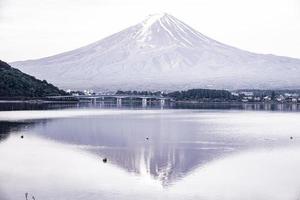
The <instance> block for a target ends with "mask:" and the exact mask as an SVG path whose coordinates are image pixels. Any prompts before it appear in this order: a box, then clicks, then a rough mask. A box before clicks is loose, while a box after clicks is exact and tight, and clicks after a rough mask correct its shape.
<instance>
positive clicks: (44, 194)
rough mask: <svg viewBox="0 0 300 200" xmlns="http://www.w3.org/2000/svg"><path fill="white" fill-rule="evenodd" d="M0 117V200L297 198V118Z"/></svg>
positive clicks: (91, 112)
mask: <svg viewBox="0 0 300 200" xmlns="http://www.w3.org/2000/svg"><path fill="white" fill-rule="evenodd" d="M49 116H50V117H49ZM5 118H6V119H9V120H10V122H4V121H3V120H4V119H5ZM0 119H1V120H2V122H0V127H1V131H2V133H4V132H6V133H10V136H7V134H6V137H3V141H2V143H0V157H1V163H4V164H1V165H0V197H3V199H5V198H6V199H22V198H23V196H22V195H24V193H25V192H31V193H34V194H35V195H36V196H38V197H40V198H39V199H91V200H92V199H99V198H101V199H165V198H172V199H199V198H203V199H296V196H297V195H298V194H300V189H299V188H300V187H299V186H300V181H298V180H300V179H299V178H300V173H298V172H297V167H298V168H299V167H300V159H298V157H297V156H296V155H297V153H300V151H299V149H298V147H297V146H298V145H299V140H300V139H299V138H300V133H299V131H298V130H300V124H299V123H297V122H298V121H299V119H300V115H299V114H298V113H289V112H285V113H280V112H249V111H238V110H234V111H230V110H227V111H226V110H126V109H125V110H107V109H104V110H102V109H88V110H86V109H78V110H60V111H55V110H53V111H34V112H32V111H27V112H24V111H17V112H1V113H0ZM14 119H16V120H17V122H15V120H14ZM20 122H22V123H20ZM2 135H3V134H2ZM20 135H24V139H21V138H20ZM290 137H292V139H290ZM147 138H148V139H147ZM104 157H105V158H108V163H103V162H102V158H104ZM282 161H283V162H282ZM281 171H282V173H281V174H280V172H281ZM292 174H294V175H292ZM264 175H265V176H266V177H263V176H264ZM262 177H263V179H262V181H261V182H260V181H258V179H260V178H262ZM276 180H280V181H282V182H283V183H285V184H287V185H288V186H289V187H280V182H278V181H276ZM264 184H265V185H264ZM277 187H278V188H277ZM262 188H265V189H264V190H263V189H262ZM272 190H278V191H279V192H281V193H280V195H279V194H275V193H274V192H272ZM276 195H277V196H276Z"/></svg>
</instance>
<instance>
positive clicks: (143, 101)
mask: <svg viewBox="0 0 300 200" xmlns="http://www.w3.org/2000/svg"><path fill="white" fill-rule="evenodd" d="M142 106H143V107H147V98H142Z"/></svg>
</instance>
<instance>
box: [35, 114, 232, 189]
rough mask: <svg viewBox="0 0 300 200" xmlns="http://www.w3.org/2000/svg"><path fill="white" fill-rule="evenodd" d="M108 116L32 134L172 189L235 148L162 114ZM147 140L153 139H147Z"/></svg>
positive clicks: (62, 122) (57, 123)
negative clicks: (76, 147)
mask: <svg viewBox="0 0 300 200" xmlns="http://www.w3.org/2000/svg"><path fill="white" fill-rule="evenodd" d="M146 116H147V117H145V116H143V115H126V116H122V115H120V116H116V115H112V116H105V117H98V118H86V117H85V118H73V119H59V120H52V121H48V122H47V123H43V124H41V125H37V126H36V127H35V128H33V129H32V130H29V132H30V131H31V132H34V133H36V134H39V135H43V136H45V137H46V138H51V139H55V140H57V141H60V142H66V143H71V144H76V145H80V147H81V148H83V149H87V150H88V151H92V152H94V153H97V154H99V155H100V156H101V157H107V158H108V162H109V163H113V164H116V165H118V166H120V167H122V168H125V169H126V170H128V171H130V172H135V173H138V174H142V175H151V176H152V177H155V178H157V179H159V180H161V181H162V183H163V185H167V184H170V183H171V182H172V181H175V180H176V179H177V178H180V177H182V176H184V175H186V174H187V173H189V172H190V171H191V170H193V169H194V168H196V167H197V166H199V165H202V164H205V163H206V162H208V161H210V160H212V159H215V158H217V157H219V156H221V155H224V154H227V153H229V152H230V151H232V150H233V148H235V145H234V144H233V143H232V141H224V139H222V138H216V137H214V136H213V135H211V134H210V133H208V132H206V127H205V125H204V124H203V127H201V125H200V126H199V125H197V126H195V124H192V123H188V122H183V123H182V122H180V121H178V120H174V119H172V118H168V117H166V116H164V117H162V116H160V115H157V114H156V115H155V114H154V115H149V114H147V115H146ZM146 138H149V139H148V140H147V139H146Z"/></svg>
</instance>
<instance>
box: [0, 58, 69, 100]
mask: <svg viewBox="0 0 300 200" xmlns="http://www.w3.org/2000/svg"><path fill="white" fill-rule="evenodd" d="M0 77H1V79H0V97H43V96H49V95H61V94H65V92H64V91H62V90H59V89H58V88H57V87H54V86H53V85H51V84H49V83H47V82H46V81H40V80H38V79H36V78H34V77H32V76H29V75H27V74H24V73H22V72H21V71H20V70H18V69H14V68H12V67H11V66H9V65H8V64H7V63H5V62H3V61H1V60H0Z"/></svg>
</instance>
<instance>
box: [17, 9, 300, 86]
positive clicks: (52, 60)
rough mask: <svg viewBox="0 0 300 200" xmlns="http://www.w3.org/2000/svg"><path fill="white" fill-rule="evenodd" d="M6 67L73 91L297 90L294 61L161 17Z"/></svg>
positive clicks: (298, 67)
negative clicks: (229, 42)
mask: <svg viewBox="0 0 300 200" xmlns="http://www.w3.org/2000/svg"><path fill="white" fill-rule="evenodd" d="M274 42H276V41H274ZM11 65H12V66H14V67H16V68H18V69H20V70H22V71H24V72H26V73H28V74H31V75H33V76H35V77H37V78H39V79H45V80H47V81H49V82H51V83H54V84H55V85H57V86H59V87H61V88H64V89H76V90H77V89H79V90H82V89H94V90H96V91H107V90H109V91H113V90H168V91H172V90H183V89H190V88H214V89H229V90H230V89H245V88H248V89H296V88H297V89H298V88H300V59H294V58H288V57H280V56H275V55H264V54H256V53H251V52H248V51H244V50H241V49H237V48H234V47H231V46H228V45H225V44H222V43H220V42H218V41H215V40H213V39H211V38H209V37H207V36H205V35H203V34H201V33H200V32H198V31H196V30H194V29H193V28H191V27H189V26H188V25H186V24H185V23H183V22H182V21H180V20H178V19H176V18H175V17H173V16H171V15H168V14H165V13H163V14H158V15H150V16H149V17H148V18H147V19H146V20H144V21H143V22H141V23H139V24H137V25H134V26H132V27H129V28H127V29H125V30H123V31H121V32H119V33H116V34H113V35H111V36H109V37H107V38H104V39H102V40H100V41H97V42H95V43H92V44H90V45H87V46H85V47H82V48H79V49H75V50H73V51H69V52H66V53H62V54H58V55H54V56H51V57H46V58H41V59H37V60H27V61H19V62H14V63H11Z"/></svg>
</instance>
